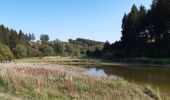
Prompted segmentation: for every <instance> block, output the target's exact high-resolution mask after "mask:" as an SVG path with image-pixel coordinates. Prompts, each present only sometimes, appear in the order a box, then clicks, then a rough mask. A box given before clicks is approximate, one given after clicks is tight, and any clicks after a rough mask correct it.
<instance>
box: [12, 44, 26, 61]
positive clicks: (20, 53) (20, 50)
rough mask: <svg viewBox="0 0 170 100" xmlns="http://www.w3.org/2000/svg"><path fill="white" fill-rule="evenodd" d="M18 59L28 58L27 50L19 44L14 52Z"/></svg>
mask: <svg viewBox="0 0 170 100" xmlns="http://www.w3.org/2000/svg"><path fill="white" fill-rule="evenodd" d="M13 52H14V55H15V57H16V58H18V59H21V58H24V57H26V56H27V48H26V47H25V46H23V45H21V44H18V45H17V46H16V48H14V50H13Z"/></svg>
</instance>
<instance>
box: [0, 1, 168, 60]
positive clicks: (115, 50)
mask: <svg viewBox="0 0 170 100" xmlns="http://www.w3.org/2000/svg"><path fill="white" fill-rule="evenodd" d="M0 40H1V41H0V43H1V44H0V60H1V61H2V60H11V59H13V58H24V57H43V56H76V57H79V56H89V57H102V58H109V59H114V58H135V57H150V58H166V57H167V58H168V57H170V45H169V43H170V1H169V0H153V2H152V5H151V8H150V9H146V8H145V6H143V5H141V6H140V8H137V7H136V5H133V6H132V8H131V11H130V12H129V13H127V14H126V13H125V14H124V17H123V19H122V37H121V39H120V40H119V41H116V42H115V43H112V44H111V43H109V42H108V41H106V42H105V43H103V42H99V41H93V40H89V39H83V38H77V39H76V40H73V39H69V40H68V42H63V41H60V40H58V39H56V40H54V41H49V40H50V39H49V36H48V35H47V34H42V35H41V36H40V39H39V40H38V39H37V40H38V41H35V40H36V37H35V35H34V34H33V33H31V34H25V33H23V32H22V31H21V30H20V31H19V32H16V30H13V29H9V28H8V27H5V26H4V25H1V26H0Z"/></svg>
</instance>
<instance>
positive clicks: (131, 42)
mask: <svg viewBox="0 0 170 100" xmlns="http://www.w3.org/2000/svg"><path fill="white" fill-rule="evenodd" d="M139 15H140V14H139V11H138V9H137V7H136V6H135V5H133V6H132V9H131V12H130V13H129V14H128V15H126V14H125V15H124V18H123V21H122V42H123V44H124V45H123V47H124V49H125V51H126V52H127V53H129V54H130V55H131V53H132V52H133V50H135V47H136V44H137V43H136V42H137V36H138V33H139V27H140V22H139Z"/></svg>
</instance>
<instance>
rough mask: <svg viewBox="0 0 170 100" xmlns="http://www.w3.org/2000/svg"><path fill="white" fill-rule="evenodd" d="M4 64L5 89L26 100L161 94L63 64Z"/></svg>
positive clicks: (139, 98)
mask: <svg viewBox="0 0 170 100" xmlns="http://www.w3.org/2000/svg"><path fill="white" fill-rule="evenodd" d="M0 66H1V67H0V89H1V92H5V93H9V94H11V95H15V96H17V97H20V98H23V100H27V99H28V100H125V99H126V100H157V99H158V98H159V97H160V95H158V94H157V92H155V91H154V90H152V89H151V88H146V87H145V86H139V85H136V84H133V83H129V82H127V81H125V80H123V79H111V78H107V77H97V76H90V75H84V74H81V73H78V72H74V71H69V70H66V69H64V68H62V67H60V66H49V65H46V64H28V63H20V64H14V63H9V64H0ZM163 100H164V99H163ZM165 100H166V99H165Z"/></svg>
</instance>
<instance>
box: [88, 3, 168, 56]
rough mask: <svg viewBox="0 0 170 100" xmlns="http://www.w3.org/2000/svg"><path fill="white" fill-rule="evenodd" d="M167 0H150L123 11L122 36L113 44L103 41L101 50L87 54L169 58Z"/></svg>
mask: <svg viewBox="0 0 170 100" xmlns="http://www.w3.org/2000/svg"><path fill="white" fill-rule="evenodd" d="M169 43H170V1H169V0H153V2H152V5H151V8H150V9H148V10H147V9H146V8H145V7H144V6H143V5H141V6H140V8H137V7H136V5H133V6H132V8H131V11H130V12H129V13H127V14H124V17H123V20H122V37H121V39H120V41H116V42H115V43H113V44H110V43H109V42H106V43H105V45H104V48H103V50H102V51H100V52H99V51H98V50H97V52H94V51H93V52H89V56H96V55H98V56H103V57H105V58H135V57H149V58H168V57H170V45H169Z"/></svg>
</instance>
